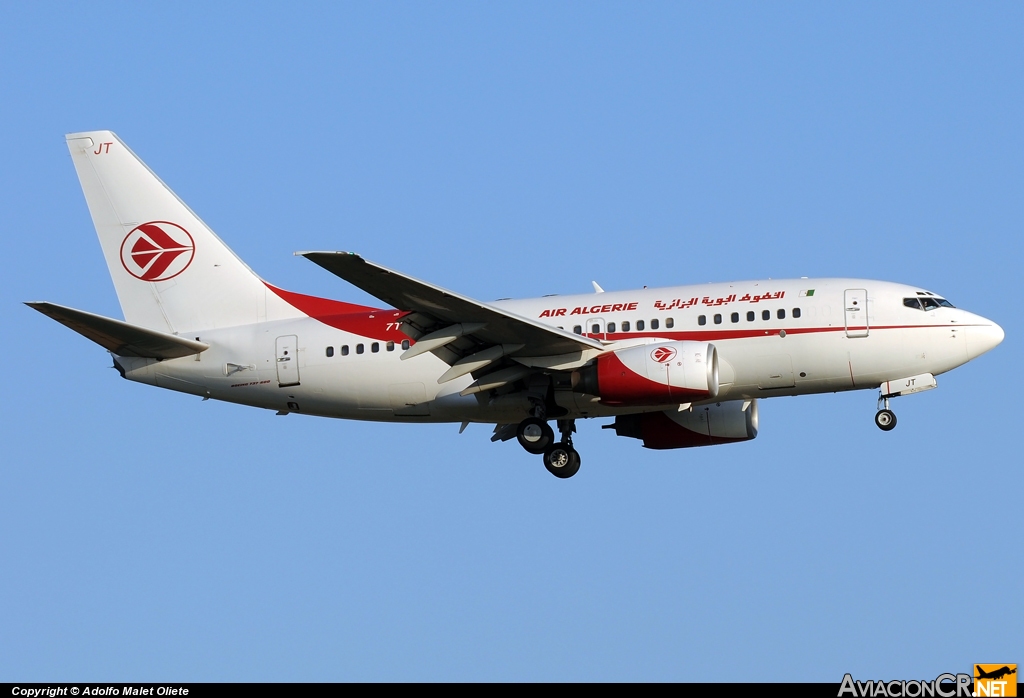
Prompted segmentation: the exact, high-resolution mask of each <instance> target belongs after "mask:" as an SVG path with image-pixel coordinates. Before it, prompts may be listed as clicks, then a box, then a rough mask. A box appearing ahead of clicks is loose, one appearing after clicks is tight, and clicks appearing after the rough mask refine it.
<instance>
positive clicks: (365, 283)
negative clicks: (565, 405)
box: [296, 252, 604, 382]
mask: <svg viewBox="0 0 1024 698" xmlns="http://www.w3.org/2000/svg"><path fill="white" fill-rule="evenodd" d="M296 254H297V255H300V256H302V257H305V258H306V259H308V260H310V261H312V262H315V263H316V264H319V265H320V266H321V267H323V268H324V269H326V270H327V271H329V272H331V273H332V274H335V275H336V276H339V277H341V278H342V279H344V280H345V281H348V282H349V283H350V284H352V285H353V286H357V287H358V288H361V289H362V290H364V291H366V292H367V293H369V294H370V295H372V296H375V297H377V298H379V299H380V300H382V301H384V302H385V303H387V304H389V305H391V306H392V307H394V308H397V309H398V310H407V311H410V314H409V315H407V316H405V317H404V318H403V323H404V324H403V332H405V333H406V334H408V335H409V336H411V337H412V338H413V339H416V340H418V341H419V342H423V343H424V344H425V345H429V344H431V342H441V341H444V340H448V341H445V342H444V344H441V345H439V346H437V347H436V348H430V349H427V348H426V346H425V347H424V348H423V350H422V351H432V352H433V353H434V354H436V355H437V356H439V357H440V358H441V359H442V360H444V361H445V362H447V363H449V364H452V365H453V366H454V364H459V363H461V362H462V361H464V360H466V359H471V358H472V357H473V356H476V355H477V354H478V353H480V354H482V356H480V357H479V359H478V361H480V360H484V359H487V358H491V354H494V353H495V352H497V351H498V350H497V349H496V347H501V348H502V349H501V350H500V351H501V353H498V354H497V358H500V357H501V356H510V357H512V358H513V359H518V358H521V357H555V356H569V355H580V356H583V355H584V353H585V352H590V353H593V351H594V350H596V351H601V350H603V346H604V345H603V344H602V343H601V342H599V341H598V340H595V339H590V338H589V337H583V336H581V335H578V334H574V333H572V332H568V331H566V330H560V329H558V328H557V327H551V326H549V325H545V324H544V323H541V322H538V321H536V320H532V319H530V318H526V317H523V316H521V315H516V314H515V313H510V312H508V311H507V310H503V309H501V308H496V307H494V306H492V305H488V304H487V303H482V302H480V301H478V300H474V299H472V298H469V297H467V296H463V295H460V294H458V293H455V292H454V291H449V290H447V289H444V288H441V287H439V286H434V285H433V284H428V283H427V282H425V281H420V280H418V279H414V278H412V277H411V276H406V275H405V274H402V273H400V272H397V271H394V270H392V269H387V268H385V267H382V266H380V265H378V264H374V263H373V262H368V261H366V260H365V259H363V258H362V257H360V256H359V255H357V254H352V253H350V252H296ZM446 333H447V334H446ZM455 334H458V337H457V339H451V337H452V336H453V335H455ZM422 351H418V350H417V347H416V346H414V347H413V348H412V349H411V350H410V352H414V354H415V353H422ZM488 352H490V353H488ZM403 358H405V357H403ZM494 361H495V358H491V360H490V361H488V363H487V364H485V365H490V364H492V363H494ZM480 368H483V366H481V367H480ZM474 370H477V369H474ZM459 375H462V374H459ZM445 377H447V374H446V376H445ZM451 377H454V376H451ZM449 379H450V377H449ZM442 382H443V381H442Z"/></svg>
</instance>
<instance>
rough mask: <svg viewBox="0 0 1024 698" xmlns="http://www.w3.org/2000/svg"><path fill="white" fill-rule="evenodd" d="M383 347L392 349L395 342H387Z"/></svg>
mask: <svg viewBox="0 0 1024 698" xmlns="http://www.w3.org/2000/svg"><path fill="white" fill-rule="evenodd" d="M385 347H386V348H387V350H388V351H394V350H395V343H394V342H388V343H387V344H386V345H385Z"/></svg>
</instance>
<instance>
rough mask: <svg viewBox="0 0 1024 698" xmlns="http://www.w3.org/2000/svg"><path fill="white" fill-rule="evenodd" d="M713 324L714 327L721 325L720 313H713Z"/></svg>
mask: <svg viewBox="0 0 1024 698" xmlns="http://www.w3.org/2000/svg"><path fill="white" fill-rule="evenodd" d="M715 324H716V325H721V324H722V315H721V313H715Z"/></svg>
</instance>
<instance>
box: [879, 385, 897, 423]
mask: <svg viewBox="0 0 1024 698" xmlns="http://www.w3.org/2000/svg"><path fill="white" fill-rule="evenodd" d="M877 407H878V412H875V424H876V425H877V426H878V428H879V429H881V430H882V431H892V430H893V429H895V428H896V414H895V413H894V412H893V411H892V410H890V409H889V398H887V397H885V396H883V395H881V394H879V396H878V405H877Z"/></svg>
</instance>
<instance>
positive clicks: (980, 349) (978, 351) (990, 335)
mask: <svg viewBox="0 0 1024 698" xmlns="http://www.w3.org/2000/svg"><path fill="white" fill-rule="evenodd" d="M966 329H967V355H968V356H969V357H970V358H972V359H973V358H975V357H977V356H981V355H982V354H984V353H985V352H986V351H990V350H992V349H995V348H996V346H998V345H999V343H1000V342H1002V341H1003V337H1005V336H1006V335H1005V334H1004V333H1003V328H1002V327H1000V326H999V325H997V324H996V323H994V322H992V321H990V320H985V321H984V323H982V324H978V325H972V326H970V327H968V328H966Z"/></svg>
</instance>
